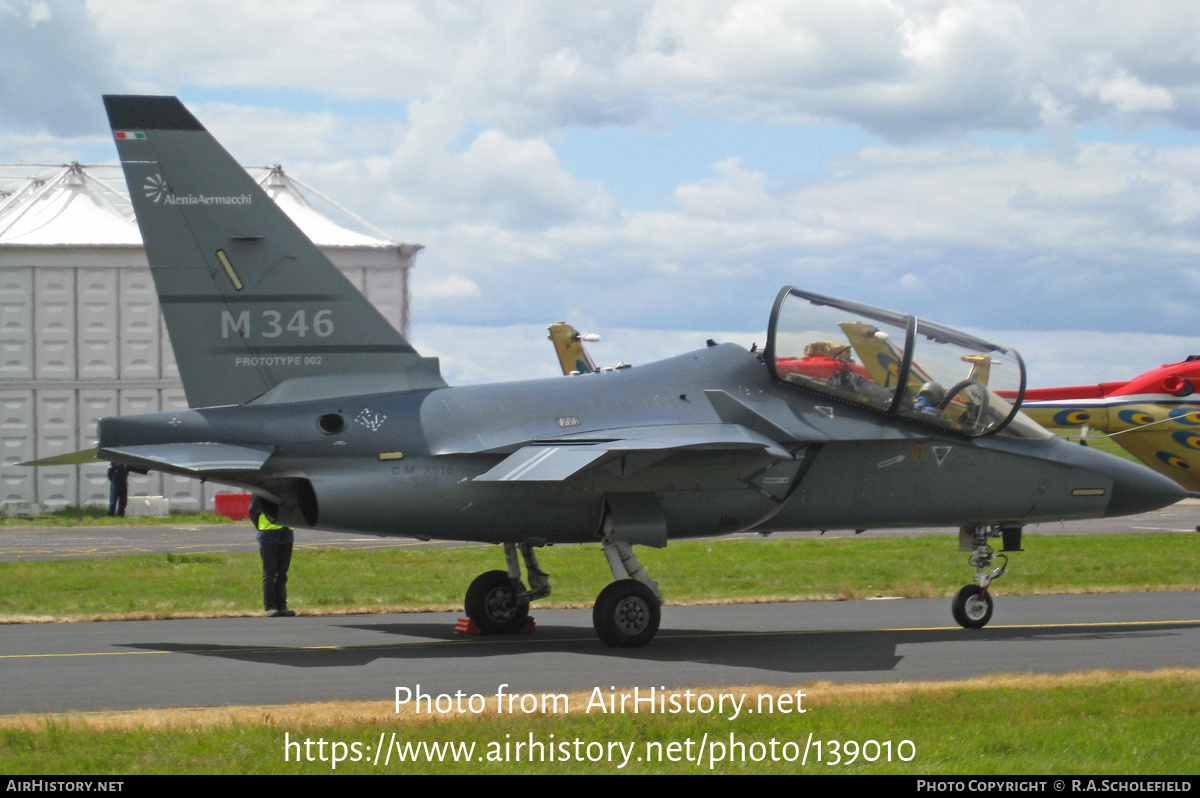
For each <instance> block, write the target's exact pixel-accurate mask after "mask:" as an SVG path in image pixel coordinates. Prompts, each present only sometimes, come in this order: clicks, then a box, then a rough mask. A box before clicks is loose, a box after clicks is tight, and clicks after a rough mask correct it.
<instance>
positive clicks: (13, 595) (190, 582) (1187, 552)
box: [0, 533, 1200, 621]
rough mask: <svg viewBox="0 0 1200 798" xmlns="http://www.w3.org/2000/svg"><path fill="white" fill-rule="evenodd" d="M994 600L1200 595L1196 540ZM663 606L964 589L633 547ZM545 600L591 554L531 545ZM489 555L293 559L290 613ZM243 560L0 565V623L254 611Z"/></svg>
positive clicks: (928, 574) (395, 605) (803, 548)
mask: <svg viewBox="0 0 1200 798" xmlns="http://www.w3.org/2000/svg"><path fill="white" fill-rule="evenodd" d="M1024 545H1025V548H1026V551H1025V552H1021V553H1017V554H1013V555H1011V560H1010V573H1009V574H1008V575H1006V576H1004V577H1003V578H1001V579H1000V580H998V581H997V582H995V583H994V585H993V590H994V592H995V593H996V594H997V595H1004V594H1015V593H1071V592H1113V591H1133V590H1196V589H1200V537H1197V536H1195V535H1188V534H1168V533H1161V534H1157V533H1140V534H1129V535H1095V536H1074V535H1072V536H1065V535H1051V536H1044V535H1037V534H1027V535H1026V536H1025V544H1024ZM639 555H640V557H641V560H642V563H643V564H644V565H645V566H646V569H647V570H648V571H649V573H650V574H651V575H652V576H654V578H655V579H656V580H658V582H659V584H660V585H661V586H662V589H663V592H664V594H665V595H666V597H667V600H668V602H669V603H675V604H687V603H721V602H728V601H766V600H770V601H792V600H823V599H824V600H828V599H852V598H864V597H868V596H874V595H889V596H906V597H910V598H921V597H932V596H950V595H953V594H954V593H955V592H956V591H957V590H958V588H959V587H961V586H962V585H964V584H966V583H968V582H969V581H971V577H972V575H973V573H974V571H973V569H971V568H970V567H969V566H968V565H967V555H966V554H964V553H961V552H959V551H957V540H956V539H955V538H953V537H950V536H944V535H938V536H928V537H915V538H871V537H870V536H869V535H864V536H862V537H855V538H812V539H766V540H758V539H739V540H712V541H682V542H675V543H672V544H671V545H670V546H668V547H667V548H665V549H661V550H654V549H646V550H641V551H639ZM539 557H540V559H541V562H542V567H543V568H544V569H545V570H546V571H547V572H548V573H550V575H551V577H552V585H553V588H554V593H553V594H552V595H551V597H550V598H549V599H548V600H545V601H542V602H538V603H537V604H536V605H535V609H536V607H538V606H591V603H592V602H593V601H594V599H595V597H596V595H597V594H598V593H599V592H600V590H601V589H603V587H604V586H605V585H606V584H607V583H608V582H609V581H610V580H611V576H610V574H609V571H608V567H607V565H606V563H605V562H604V558H603V555H602V554H601V551H600V547H599V546H598V545H586V546H554V547H549V548H545V549H541V550H540V553H539ZM503 563H504V558H503V553H502V551H501V549H500V547H498V546H464V547H455V548H440V547H433V546H420V545H414V546H408V547H403V548H392V549H384V550H380V551H370V552H364V551H352V550H346V549H313V550H305V549H297V550H296V552H295V555H294V557H293V560H292V568H291V573H290V582H289V592H290V595H291V604H292V605H293V606H294V607H296V608H298V609H299V610H300V611H301V612H306V611H307V612H324V613H336V612H350V611H357V612H362V611H385V610H399V609H408V610H423V609H427V610H447V609H456V608H460V607H461V606H462V597H463V593H464V592H465V590H466V587H467V585H468V584H469V583H470V581H471V580H472V579H473V578H474V577H475V576H476V575H478V574H479V573H481V572H483V571H487V570H492V569H495V568H502V567H503ZM260 568H261V564H260V562H259V558H258V555H257V554H254V553H222V552H217V553H210V554H157V555H138V556H126V557H112V558H98V559H86V560H53V561H38V562H9V563H0V621H13V620H31V619H34V618H55V619H83V618H96V617H131V618H134V617H171V616H180V615H204V614H210V615H211V614H217V615H220V614H233V615H236V614H246V613H255V612H257V611H258V610H259V603H258V602H259V584H260Z"/></svg>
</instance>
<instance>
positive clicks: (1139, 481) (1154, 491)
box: [1104, 460, 1187, 516]
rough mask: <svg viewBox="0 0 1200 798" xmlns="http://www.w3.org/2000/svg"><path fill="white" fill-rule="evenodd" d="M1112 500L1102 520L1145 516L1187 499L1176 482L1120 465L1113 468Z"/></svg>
mask: <svg viewBox="0 0 1200 798" xmlns="http://www.w3.org/2000/svg"><path fill="white" fill-rule="evenodd" d="M1114 465H1115V466H1116V467H1115V468H1113V472H1114V473H1113V474H1112V478H1113V486H1112V497H1111V498H1110V499H1109V500H1108V509H1107V510H1105V511H1104V515H1105V516H1114V515H1134V514H1135V513H1148V512H1150V511H1151V510H1157V509H1158V508H1160V507H1166V506H1167V505H1170V504H1174V503H1175V502H1177V501H1179V500H1180V499H1183V498H1186V497H1187V491H1186V490H1184V489H1183V488H1182V487H1180V486H1179V485H1178V484H1177V483H1176V482H1174V481H1173V480H1170V479H1168V478H1166V477H1164V476H1163V475H1162V474H1159V473H1157V472H1155V471H1151V470H1150V469H1149V468H1146V467H1144V466H1139V465H1136V464H1134V463H1129V462H1126V461H1123V460H1122V461H1120V462H1119V464H1114Z"/></svg>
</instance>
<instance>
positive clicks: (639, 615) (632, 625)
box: [617, 597, 650, 634]
mask: <svg viewBox="0 0 1200 798" xmlns="http://www.w3.org/2000/svg"><path fill="white" fill-rule="evenodd" d="M649 622H650V608H649V607H647V606H646V604H645V602H643V601H641V600H640V599H637V598H633V597H630V598H627V599H625V600H624V601H622V602H621V603H620V604H618V605H617V625H618V626H619V627H621V630H622V631H623V632H625V633H627V634H637V633H638V632H640V631H642V630H643V629H645V628H646V624H647V623H649Z"/></svg>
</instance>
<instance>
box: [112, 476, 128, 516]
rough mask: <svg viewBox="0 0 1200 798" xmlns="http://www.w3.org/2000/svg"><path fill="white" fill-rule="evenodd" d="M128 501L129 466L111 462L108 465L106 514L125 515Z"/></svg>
mask: <svg viewBox="0 0 1200 798" xmlns="http://www.w3.org/2000/svg"><path fill="white" fill-rule="evenodd" d="M128 501H129V466H124V465H121V464H120V463H111V464H110V465H109V466H108V514H109V515H119V516H120V517H122V518H124V517H125V505H126V503H128Z"/></svg>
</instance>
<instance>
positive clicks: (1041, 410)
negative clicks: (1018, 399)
mask: <svg viewBox="0 0 1200 798" xmlns="http://www.w3.org/2000/svg"><path fill="white" fill-rule="evenodd" d="M1198 386H1200V355H1192V356H1191V357H1189V358H1188V359H1187V360H1184V361H1183V362H1181V363H1167V364H1164V365H1162V366H1160V367H1158V368H1156V369H1152V370H1150V371H1147V372H1146V373H1145V374H1142V375H1141V376H1138V377H1134V378H1133V379H1132V380H1129V381H1128V382H1104V383H1100V384H1099V385H1080V386H1074V387H1069V388H1042V389H1035V390H1026V391H1025V401H1024V403H1023V404H1022V405H1021V409H1022V410H1024V411H1025V413H1026V414H1028V415H1029V416H1031V417H1032V418H1033V419H1034V420H1035V421H1037V422H1038V423H1040V424H1041V425H1042V426H1044V427H1059V428H1066V429H1094V430H1101V431H1103V432H1106V433H1108V436H1109V437H1110V438H1112V439H1113V441H1115V442H1116V443H1118V444H1120V445H1121V446H1122V447H1123V448H1124V449H1125V450H1126V451H1128V452H1129V453H1130V454H1132V455H1133V456H1134V457H1136V458H1138V459H1139V460H1141V461H1142V462H1143V463H1145V464H1146V465H1148V466H1150V467H1151V468H1153V469H1154V470H1155V471H1158V472H1159V473H1160V474H1165V475H1166V476H1168V477H1170V478H1171V479H1173V480H1175V481H1176V482H1178V483H1179V484H1180V485H1182V486H1183V487H1184V488H1187V489H1188V490H1189V491H1200V393H1197V391H1196V389H1197V387H1198Z"/></svg>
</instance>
